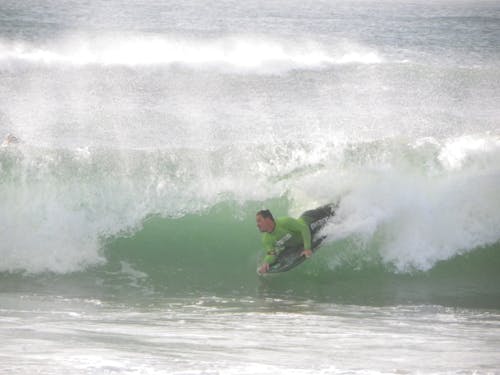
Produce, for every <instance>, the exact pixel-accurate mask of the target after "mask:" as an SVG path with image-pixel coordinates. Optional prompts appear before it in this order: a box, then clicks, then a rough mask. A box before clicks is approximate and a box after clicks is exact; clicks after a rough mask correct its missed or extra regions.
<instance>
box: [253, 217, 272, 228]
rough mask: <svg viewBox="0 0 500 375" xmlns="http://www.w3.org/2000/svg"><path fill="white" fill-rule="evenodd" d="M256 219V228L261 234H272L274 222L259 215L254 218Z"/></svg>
mask: <svg viewBox="0 0 500 375" xmlns="http://www.w3.org/2000/svg"><path fill="white" fill-rule="evenodd" d="M256 219H257V228H259V230H260V231H261V232H272V231H273V228H274V222H273V221H272V220H271V218H264V217H262V216H261V215H257V216H256Z"/></svg>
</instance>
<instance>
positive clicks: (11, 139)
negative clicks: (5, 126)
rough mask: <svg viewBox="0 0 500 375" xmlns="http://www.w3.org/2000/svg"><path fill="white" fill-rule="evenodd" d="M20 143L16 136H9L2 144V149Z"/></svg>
mask: <svg viewBox="0 0 500 375" xmlns="http://www.w3.org/2000/svg"><path fill="white" fill-rule="evenodd" d="M16 143H19V138H17V137H16V136H15V135H14V134H11V133H9V134H7V135H6V136H5V138H4V140H3V142H2V147H7V146H9V145H12V144H16Z"/></svg>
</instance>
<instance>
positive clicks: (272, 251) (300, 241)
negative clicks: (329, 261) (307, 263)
mask: <svg viewBox="0 0 500 375" xmlns="http://www.w3.org/2000/svg"><path fill="white" fill-rule="evenodd" d="M275 224H276V226H275V227H274V230H273V231H272V232H271V233H264V235H263V236H262V243H263V244H264V249H265V250H266V252H267V256H266V257H265V258H264V263H268V264H272V263H274V262H275V261H276V257H277V255H278V254H279V253H280V252H281V251H283V250H284V249H285V246H286V245H288V246H291V245H294V246H297V245H299V246H300V245H303V246H304V249H311V231H310V230H309V225H307V223H306V222H305V221H304V219H302V218H299V219H293V218H291V217H282V218H279V219H276V221H275Z"/></svg>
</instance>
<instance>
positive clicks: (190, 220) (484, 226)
mask: <svg viewBox="0 0 500 375" xmlns="http://www.w3.org/2000/svg"><path fill="white" fill-rule="evenodd" d="M478 144H479V146H481V147H476V146H477V145H478ZM464 145H465V146H464ZM498 150H499V148H498V140H497V139H496V138H495V136H487V135H484V136H481V137H479V138H478V139H473V140H472V141H471V139H470V138H460V139H459V140H456V139H451V140H442V141H440V142H438V141H436V140H434V141H429V140H419V141H418V142H413V141H408V140H401V139H391V140H385V141H383V142H382V141H377V142H368V143H357V144H344V145H332V144H329V143H324V144H322V145H318V146H317V147H313V148H312V147H311V146H310V145H308V144H301V143H283V144H275V145H274V146H273V147H268V146H266V145H255V146H252V145H247V146H245V147H242V148H237V147H227V146H221V147H220V148H215V149H211V150H196V149H182V150H158V151H146V150H135V151H133V150H112V149H85V150H76V151H75V150H65V149H44V148H30V147H27V146H24V145H20V146H18V147H15V148H4V149H1V150H0V162H1V171H2V173H1V181H0V190H1V193H2V197H4V199H3V200H2V201H1V202H0V205H1V210H0V221H1V222H2V224H3V225H2V227H1V229H0V230H1V231H2V238H3V239H4V241H3V242H2V244H1V245H0V246H1V247H0V250H1V253H2V263H1V264H0V267H1V269H0V271H1V272H2V274H1V275H2V276H1V279H2V285H3V286H5V288H6V289H7V290H8V289H13V290H18V289H19V288H24V287H26V288H27V289H28V290H40V291H44V290H51V291H54V290H55V291H57V290H65V289H69V290H70V291H73V292H74V291H81V293H85V294H90V295H93V294H95V293H105V294H108V293H111V295H122V296H125V297H127V296H130V295H131V294H133V295H136V296H141V295H144V294H150V293H153V294H155V293H160V294H166V295H174V296H183V295H192V294H194V295H197V294H200V293H202V294H210V295H219V294H224V295H234V294H238V295H254V294H256V293H258V294H260V293H262V294H263V295H278V296H283V295H290V294H291V295H294V296H296V297H300V298H305V299H308V298H312V299H317V300H335V301H339V302H342V303H354V304H367V303H368V304H369V303H371V304H392V303H420V302H423V303H436V304H446V305H472V306H479V307H483V306H496V307H497V306H498V305H499V301H500V298H499V292H498V287H497V286H498V285H499V281H500V280H499V276H498V272H497V270H498V265H499V262H500V260H499V255H498V254H499V247H498V240H499V238H500V233H499V232H498V228H499V227H500V214H499V213H500V200H499V199H500V198H499V196H498V184H499V176H500V174H499V173H498V163H497V160H498V155H499V151H498ZM458 151H460V152H458ZM337 200H340V206H339V209H338V212H337V215H336V216H335V217H334V218H333V219H332V220H331V222H330V223H329V224H328V225H327V226H326V227H325V228H324V230H323V234H324V235H326V236H327V239H326V240H325V243H324V246H322V248H321V250H319V251H318V252H317V254H316V255H315V256H314V257H313V258H312V259H311V260H308V261H307V262H305V263H304V264H302V265H301V266H299V267H297V268H296V269H294V270H291V271H289V272H286V273H284V274H280V275H277V276H276V277H266V278H259V277H258V276H257V274H256V269H257V266H258V261H259V257H260V255H261V253H262V248H261V240H260V236H261V235H260V233H259V232H258V230H257V228H256V224H255V213H256V211H257V210H259V209H262V208H269V209H271V210H272V211H273V213H274V214H275V216H285V215H289V216H295V217H297V216H298V215H300V213H301V212H302V211H305V210H307V209H311V208H314V207H317V206H318V205H321V204H324V203H328V202H335V201H337ZM23 285H24V286H23ZM33 288H34V289H33Z"/></svg>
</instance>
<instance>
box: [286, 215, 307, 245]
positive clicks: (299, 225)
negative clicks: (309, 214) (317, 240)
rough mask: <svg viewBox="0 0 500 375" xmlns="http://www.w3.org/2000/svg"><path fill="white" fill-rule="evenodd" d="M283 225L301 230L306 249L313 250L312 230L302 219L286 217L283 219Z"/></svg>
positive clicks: (296, 230) (297, 230)
mask: <svg viewBox="0 0 500 375" xmlns="http://www.w3.org/2000/svg"><path fill="white" fill-rule="evenodd" d="M283 226H284V227H285V228H286V229H288V230H290V231H293V232H300V234H301V235H302V242H303V243H304V250H311V230H310V229H309V226H308V225H307V224H306V223H305V222H304V221H303V220H302V219H292V218H291V217H289V218H286V220H284V221H283Z"/></svg>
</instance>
